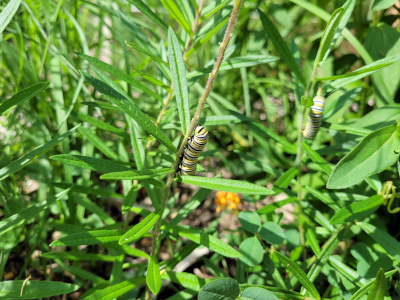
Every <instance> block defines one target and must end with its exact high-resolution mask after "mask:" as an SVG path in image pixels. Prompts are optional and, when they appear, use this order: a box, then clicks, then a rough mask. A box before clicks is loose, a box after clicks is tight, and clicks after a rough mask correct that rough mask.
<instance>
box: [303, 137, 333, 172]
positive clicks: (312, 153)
mask: <svg viewBox="0 0 400 300" xmlns="http://www.w3.org/2000/svg"><path fill="white" fill-rule="evenodd" d="M301 145H302V147H303V149H304V152H306V153H307V155H308V156H309V157H310V158H311V160H312V161H313V162H315V163H316V164H317V165H318V166H319V167H320V168H321V169H322V170H323V171H324V172H325V173H326V174H328V175H330V174H331V173H332V167H331V166H330V165H329V164H328V163H327V162H326V161H325V159H323V158H322V157H321V155H319V154H318V153H317V152H315V151H314V150H313V149H311V147H310V146H309V145H308V144H306V143H302V144H301Z"/></svg>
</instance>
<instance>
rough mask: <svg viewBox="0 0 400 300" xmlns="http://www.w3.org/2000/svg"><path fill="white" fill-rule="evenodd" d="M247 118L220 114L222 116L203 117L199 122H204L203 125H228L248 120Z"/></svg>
mask: <svg viewBox="0 0 400 300" xmlns="http://www.w3.org/2000/svg"><path fill="white" fill-rule="evenodd" d="M246 120H247V119H246V118H241V117H240V115H239V114H238V115H235V116H232V115H220V116H208V117H205V118H201V119H200V121H199V124H203V126H206V127H207V126H215V125H228V124H237V123H242V122H244V121H246Z"/></svg>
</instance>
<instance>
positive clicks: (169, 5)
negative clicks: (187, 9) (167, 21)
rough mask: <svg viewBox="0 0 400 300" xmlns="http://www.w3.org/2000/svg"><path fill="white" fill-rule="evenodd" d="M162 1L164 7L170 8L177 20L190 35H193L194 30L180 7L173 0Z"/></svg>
mask: <svg viewBox="0 0 400 300" xmlns="http://www.w3.org/2000/svg"><path fill="white" fill-rule="evenodd" d="M161 3H162V4H163V5H164V7H165V8H166V9H167V10H168V12H169V14H170V15H171V17H172V18H173V19H175V21H177V22H178V24H179V25H181V27H182V28H183V30H185V31H186V32H187V33H188V34H189V35H190V36H192V35H193V31H192V29H191V28H190V25H189V23H188V21H187V20H186V19H185V17H184V16H183V14H182V13H181V11H180V9H179V7H178V6H176V4H175V3H174V1H173V0H161Z"/></svg>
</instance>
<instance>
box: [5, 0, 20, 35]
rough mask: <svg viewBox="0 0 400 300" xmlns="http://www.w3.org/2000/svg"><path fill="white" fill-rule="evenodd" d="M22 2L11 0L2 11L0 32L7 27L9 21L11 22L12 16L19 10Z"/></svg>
mask: <svg viewBox="0 0 400 300" xmlns="http://www.w3.org/2000/svg"><path fill="white" fill-rule="evenodd" d="M20 3H21V0H11V1H10V2H8V4H7V6H6V7H5V8H4V9H3V10H2V12H1V13H0V34H1V33H2V32H3V31H4V29H5V28H6V27H7V25H8V23H10V21H11V19H12V17H13V16H14V14H15V13H16V12H17V10H18V7H19V5H20Z"/></svg>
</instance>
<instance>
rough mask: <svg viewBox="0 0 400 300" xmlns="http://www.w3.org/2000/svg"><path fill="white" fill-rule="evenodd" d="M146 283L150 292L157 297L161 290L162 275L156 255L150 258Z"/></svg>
mask: <svg viewBox="0 0 400 300" xmlns="http://www.w3.org/2000/svg"><path fill="white" fill-rule="evenodd" d="M146 283H147V286H148V287H149V289H150V291H151V292H152V293H153V294H154V295H157V294H158V292H159V291H160V289H161V275H160V267H159V266H158V261H157V256H156V255H154V256H151V257H150V260H149V265H148V267H147V274H146Z"/></svg>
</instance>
